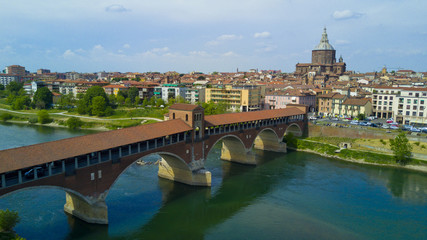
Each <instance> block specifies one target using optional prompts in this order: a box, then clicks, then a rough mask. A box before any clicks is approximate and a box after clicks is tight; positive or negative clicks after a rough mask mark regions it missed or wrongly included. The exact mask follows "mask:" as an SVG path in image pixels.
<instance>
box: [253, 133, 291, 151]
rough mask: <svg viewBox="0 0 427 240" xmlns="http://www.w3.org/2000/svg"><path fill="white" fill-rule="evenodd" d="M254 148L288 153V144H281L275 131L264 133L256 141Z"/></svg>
mask: <svg viewBox="0 0 427 240" xmlns="http://www.w3.org/2000/svg"><path fill="white" fill-rule="evenodd" d="M254 148H256V149H259V150H267V151H273V152H283V153H286V152H287V150H286V143H284V142H281V141H280V139H279V138H278V137H277V135H276V134H275V133H274V132H273V131H269V130H266V131H262V132H261V133H260V134H259V135H258V136H257V137H256V138H255V141H254Z"/></svg>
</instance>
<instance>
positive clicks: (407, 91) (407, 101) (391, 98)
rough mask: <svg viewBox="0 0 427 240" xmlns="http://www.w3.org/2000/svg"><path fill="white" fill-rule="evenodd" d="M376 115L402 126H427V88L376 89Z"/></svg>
mask: <svg viewBox="0 0 427 240" xmlns="http://www.w3.org/2000/svg"><path fill="white" fill-rule="evenodd" d="M372 98H373V109H374V114H375V116H377V117H378V118H387V119H388V118H393V119H394V120H395V121H396V122H397V123H401V124H427V118H426V115H427V110H426V108H427V88H395V87H376V88H374V90H373V93H372Z"/></svg>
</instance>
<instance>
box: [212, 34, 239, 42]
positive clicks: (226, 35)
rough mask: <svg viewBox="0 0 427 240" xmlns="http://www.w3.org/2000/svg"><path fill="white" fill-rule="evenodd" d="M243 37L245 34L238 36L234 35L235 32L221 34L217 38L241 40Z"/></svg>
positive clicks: (221, 39)
mask: <svg viewBox="0 0 427 240" xmlns="http://www.w3.org/2000/svg"><path fill="white" fill-rule="evenodd" d="M242 38H243V36H241V35H240V36H237V35H234V34H224V35H221V36H219V37H218V38H217V40H220V41H231V40H240V39H242Z"/></svg>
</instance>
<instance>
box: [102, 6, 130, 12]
mask: <svg viewBox="0 0 427 240" xmlns="http://www.w3.org/2000/svg"><path fill="white" fill-rule="evenodd" d="M105 11H106V12H128V11H130V10H129V9H126V8H125V7H124V6H123V5H120V4H112V5H110V6H108V7H106V8H105Z"/></svg>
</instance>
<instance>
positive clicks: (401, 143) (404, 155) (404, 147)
mask: <svg viewBox="0 0 427 240" xmlns="http://www.w3.org/2000/svg"><path fill="white" fill-rule="evenodd" d="M390 148H391V150H392V151H393V153H394V159H395V160H396V162H397V163H400V164H402V165H405V164H407V163H409V162H410V161H411V156H412V152H411V151H412V146H411V144H410V143H409V140H408V138H407V137H406V135H405V133H404V132H400V133H399V134H398V135H397V136H396V137H395V138H394V139H390Z"/></svg>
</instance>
